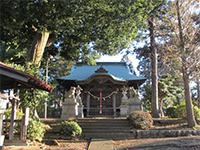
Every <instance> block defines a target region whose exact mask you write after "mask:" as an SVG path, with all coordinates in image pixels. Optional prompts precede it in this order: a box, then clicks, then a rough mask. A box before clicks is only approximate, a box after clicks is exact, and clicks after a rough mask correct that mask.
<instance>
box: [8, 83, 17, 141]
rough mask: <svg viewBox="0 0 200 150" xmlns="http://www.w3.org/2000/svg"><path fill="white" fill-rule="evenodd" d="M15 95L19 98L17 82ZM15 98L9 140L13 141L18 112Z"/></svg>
mask: <svg viewBox="0 0 200 150" xmlns="http://www.w3.org/2000/svg"><path fill="white" fill-rule="evenodd" d="M14 95H15V97H16V96H17V82H14ZM15 97H13V100H12V112H11V119H10V133H9V140H13V137H14V127H15V119H16V111H17V110H16V99H15Z"/></svg>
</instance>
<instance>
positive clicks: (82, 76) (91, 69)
mask: <svg viewBox="0 0 200 150" xmlns="http://www.w3.org/2000/svg"><path fill="white" fill-rule="evenodd" d="M101 66H102V67H103V68H104V69H106V70H107V71H108V73H107V74H109V75H110V76H111V77H112V78H113V79H115V80H122V81H130V80H145V79H146V78H144V77H139V76H136V75H133V74H131V73H130V70H129V67H128V66H127V65H126V63H124V62H97V65H96V66H89V65H87V64H80V63H77V64H76V65H75V66H73V68H72V71H71V74H70V75H68V76H63V77H59V78H58V80H76V81H83V80H86V79H87V78H88V77H90V76H92V75H94V74H95V71H96V70H98V69H99V68H100V67H101Z"/></svg>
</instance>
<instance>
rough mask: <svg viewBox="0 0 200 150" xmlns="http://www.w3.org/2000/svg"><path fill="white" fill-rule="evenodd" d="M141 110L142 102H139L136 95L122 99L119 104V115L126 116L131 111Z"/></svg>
mask: <svg viewBox="0 0 200 150" xmlns="http://www.w3.org/2000/svg"><path fill="white" fill-rule="evenodd" d="M141 110H142V102H140V99H139V98H138V97H132V98H129V99H122V102H121V105H120V116H121V117H128V115H129V114H130V113H132V112H133V111H141Z"/></svg>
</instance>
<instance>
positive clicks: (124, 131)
mask: <svg viewBox="0 0 200 150" xmlns="http://www.w3.org/2000/svg"><path fill="white" fill-rule="evenodd" d="M82 132H83V133H131V132H132V131H131V130H116V129H113V130H110V129H107V130H106V129H99V130H96V129H95V130H93V129H91V130H85V129H83V130H82Z"/></svg>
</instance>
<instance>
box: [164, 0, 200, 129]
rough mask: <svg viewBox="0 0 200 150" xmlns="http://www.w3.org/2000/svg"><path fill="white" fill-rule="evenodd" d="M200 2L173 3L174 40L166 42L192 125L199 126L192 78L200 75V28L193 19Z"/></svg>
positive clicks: (172, 33) (167, 62)
mask: <svg viewBox="0 0 200 150" xmlns="http://www.w3.org/2000/svg"><path fill="white" fill-rule="evenodd" d="M198 3H199V2H198V1H196V0H176V1H174V2H172V7H171V8H170V10H169V11H168V13H169V14H170V15H169V14H168V16H173V17H172V18H170V28H171V33H170V35H169V36H170V39H168V40H166V41H165V43H164V44H163V46H164V47H165V51H164V53H165V54H164V55H165V62H166V64H167V65H168V66H169V67H170V68H171V69H172V70H174V72H177V75H181V76H182V79H183V85H184V95H185V102H186V110H187V121H188V126H189V127H193V126H195V125H196V120H195V117H194V111H193V107H192V98H191V89H190V81H193V80H194V79H195V78H196V77H197V76H198V75H199V74H200V49H199V46H200V43H199V42H198V41H197V40H196V38H197V35H198V34H199V32H200V27H199V24H196V22H195V20H194V19H193V17H194V15H195V12H192V9H193V8H195V6H197V5H199V4H198ZM196 15H197V14H196ZM171 62H173V63H171Z"/></svg>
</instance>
